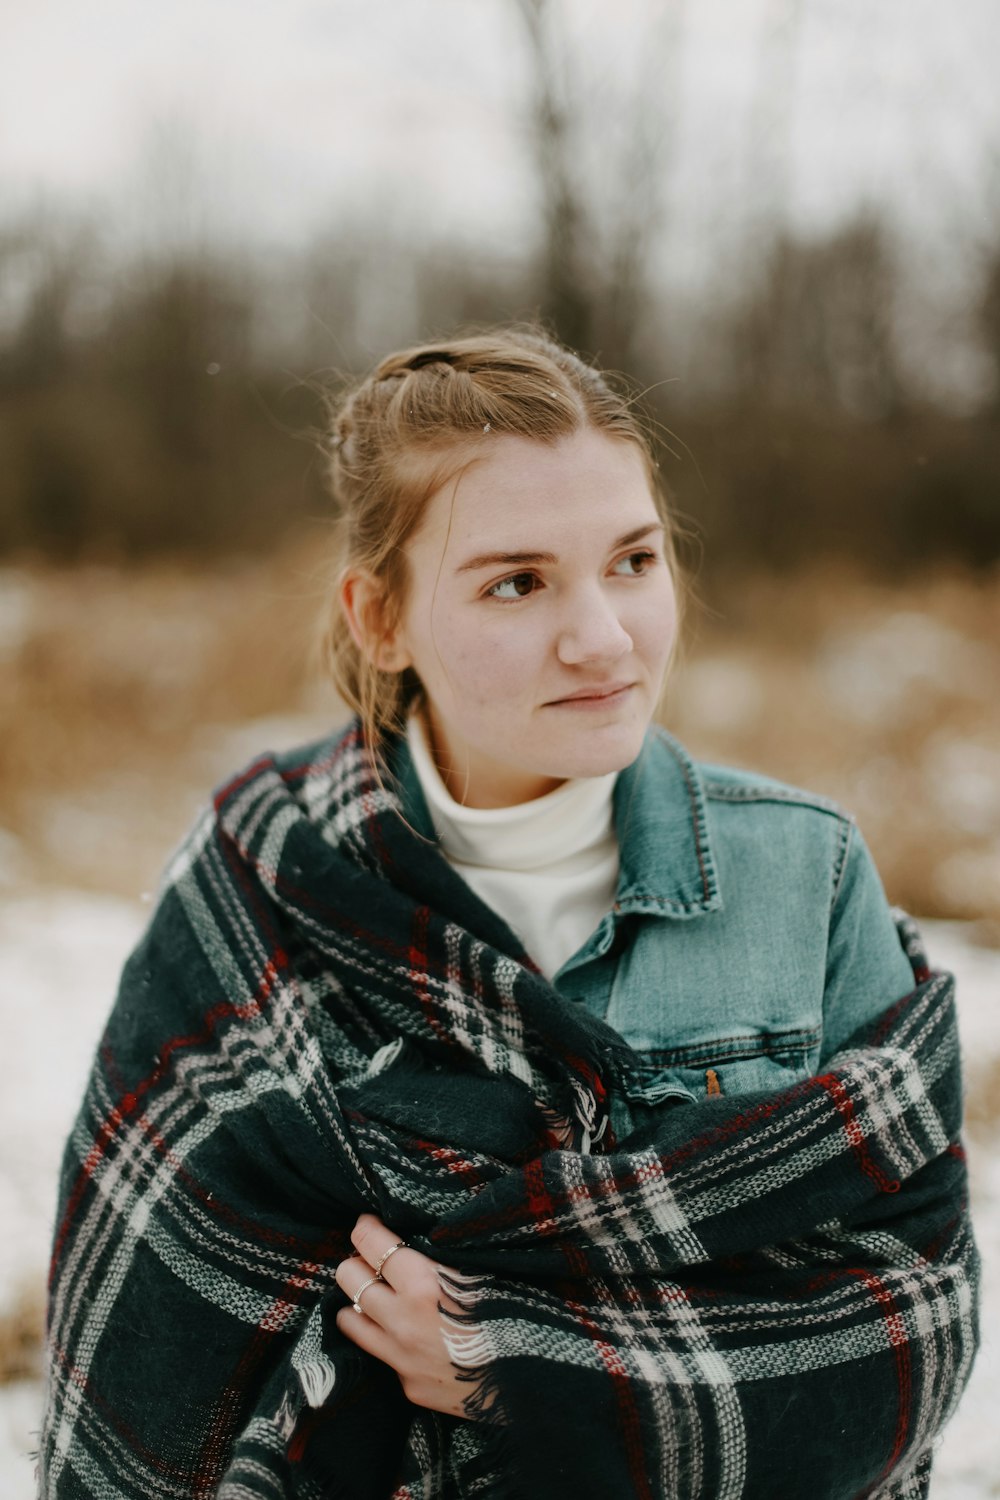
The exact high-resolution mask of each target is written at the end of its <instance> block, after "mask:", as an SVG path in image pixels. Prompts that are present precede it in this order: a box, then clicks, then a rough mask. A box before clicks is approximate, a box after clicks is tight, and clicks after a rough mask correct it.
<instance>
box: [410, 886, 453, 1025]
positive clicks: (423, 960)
mask: <svg viewBox="0 0 1000 1500" xmlns="http://www.w3.org/2000/svg"><path fill="white" fill-rule="evenodd" d="M430 920H431V912H430V907H429V906H418V907H417V908H416V909H415V910H414V913H413V925H412V927H411V929H410V948H409V954H408V961H409V974H408V976H407V977H408V979H409V981H410V983H411V984H412V985H413V988H414V990H415V991H416V994H417V999H418V1000H419V1001H420V1009H421V1010H422V1011H423V1014H424V1019H425V1020H426V1022H427V1024H428V1026H429V1027H430V1029H431V1031H433V1033H434V1035H435V1036H436V1037H437V1039H438V1041H439V1042H444V1043H446V1044H447V1045H448V1046H451V1047H455V1046H457V1045H458V1044H457V1042H456V1040H455V1038H454V1036H453V1035H452V1034H451V1032H450V1031H449V1030H448V1028H447V1027H446V1026H445V1025H443V1024H442V1021H441V1018H440V1017H439V1016H438V1015H437V1014H436V1007H435V1004H434V1001H433V1000H432V999H431V993H430V988H429V986H428V983H427V979H428V967H427V966H428V956H427V931H428V928H429V926H430Z"/></svg>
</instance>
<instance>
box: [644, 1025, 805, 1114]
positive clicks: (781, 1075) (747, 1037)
mask: <svg viewBox="0 0 1000 1500" xmlns="http://www.w3.org/2000/svg"><path fill="white" fill-rule="evenodd" d="M820 1042H821V1033H820V1031H819V1029H818V1028H816V1027H812V1028H797V1029H793V1030H790V1031H756V1032H751V1031H746V1032H744V1033H743V1034H742V1035H739V1036H734V1035H729V1036H713V1037H708V1038H706V1039H705V1040H703V1041H700V1042H691V1043H690V1044H688V1045H687V1046H680V1047H652V1048H648V1049H642V1050H638V1051H636V1053H635V1057H636V1063H635V1066H634V1067H633V1069H632V1072H631V1075H630V1076H629V1078H628V1079H627V1080H626V1083H625V1089H624V1092H625V1097H626V1098H627V1099H628V1100H629V1102H630V1103H632V1104H646V1105H658V1104H662V1103H664V1102H665V1101H666V1100H670V1099H675V1100H678V1101H681V1102H693V1101H695V1100H698V1099H706V1098H711V1097H712V1096H713V1095H720V1094H726V1095H731V1094H746V1093H755V1092H768V1093H772V1092H774V1091H776V1090H779V1089H782V1088H784V1087H786V1086H787V1085H789V1084H792V1083H797V1082H799V1081H800V1080H802V1079H804V1078H808V1077H810V1076H811V1075H812V1073H813V1072H814V1071H815V1063H816V1059H817V1057H818V1055H819V1048H820Z"/></svg>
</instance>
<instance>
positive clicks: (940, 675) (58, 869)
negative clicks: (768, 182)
mask: <svg viewBox="0 0 1000 1500" xmlns="http://www.w3.org/2000/svg"><path fill="white" fill-rule="evenodd" d="M325 546H326V543H325V538H324V537H323V536H322V534H321V533H320V531H319V530H318V528H317V529H316V530H315V531H314V532H313V533H312V534H310V535H308V536H305V537H303V536H301V535H300V536H299V537H298V538H297V539H295V540H294V541H292V542H290V543H289V545H288V546H287V547H286V548H285V549H284V550H283V551H281V552H280V553H278V554H277V555H275V556H273V557H272V558H270V559H267V560H255V561H252V562H248V561H244V562H233V563H232V564H230V565H229V566H227V567H217V568H214V569H211V570H205V571H202V572H198V573H196V572H192V571H190V570H187V571H184V570H181V569H180V568H178V567H172V566H169V565H164V564H158V565H151V566H149V567H146V568H142V569H139V568H135V567H132V568H117V567H111V566H104V567H96V566H91V567H86V568H80V569H75V570H58V569H54V568H51V567H43V566H41V565H39V566H35V567H25V568H22V569H18V570H16V571H14V570H11V571H8V573H7V574H6V576H5V577H4V576H0V714H2V717H3V721H4V723H5V726H7V727H6V728H5V732H4V736H3V738H2V740H0V805H2V809H3V811H2V812H0V828H6V830H7V831H8V832H9V833H12V834H13V835H15V837H16V838H17V840H18V841H19V842H18V856H17V858H16V859H15V861H14V866H15V874H16V875H17V876H19V877H20V878H24V879H42V880H52V879H58V880H63V881H67V882H73V883H77V884H88V885H93V886H99V887H101V888H104V889H108V890H118V891H122V892H127V893H135V892H136V891H137V890H140V889H142V888H144V887H146V886H148V885H149V884H150V883H151V881H152V880H153V879H154V878H155V875H156V872H157V871H158V869H159V868H160V866H161V865H162V862H163V859H164V856H165V854H166V852H167V850H168V849H169V847H170V846H171V845H172V844H173V843H174V842H175V841H176V839H177V838H178V837H179V836H180V834H181V833H182V832H183V830H184V827H185V826H186V824H187V823H188V821H189V820H190V817H191V814H192V812H193V809H194V807H195V806H196V804H197V803H198V802H199V801H200V800H201V799H202V798H203V797H204V796H205V794H206V793H207V791H208V790H209V788H210V787H211V785H212V784H213V781H214V780H216V779H218V778H220V777H221V776H223V775H225V774H227V773H228V772H229V771H230V770H232V769H234V767H235V764H236V763H237V761H238V759H239V757H237V758H236V760H234V759H233V756H234V754H235V752H234V751H233V749H232V741H231V736H230V738H229V739H228V740H227V738H226V734H225V731H226V730H227V729H228V730H231V729H232V727H233V726H235V725H238V724H240V723H245V722H246V721H248V720H253V721H257V720H261V719H266V718H268V717H269V716H276V715H281V716H289V715H291V716H294V715H300V716H305V715H312V716H313V721H314V722H315V723H316V724H318V725H321V724H323V723H324V722H329V723H331V724H332V723H333V722H334V721H335V720H337V719H338V718H339V717H340V716H341V715H342V709H341V707H340V705H339V704H338V703H337V701H336V699H335V697H334V696H333V693H332V690H331V689H330V688H328V687H326V686H324V685H323V684H322V683H321V681H320V679H319V675H318V673H317V672H316V671H315V670H314V669H313V666H312V651H311V643H312V640H313V638H314V634H315V622H316V619H317V616H318V613H319V611H320V608H321V603H322V598H323V594H324V588H325V581H324V577H323V573H324V566H325V556H324V554H325ZM4 599H6V604H5V603H4ZM712 600H713V605H712V608H703V609H701V610H699V611H697V612H696V613H695V615H694V617H693V619H692V628H691V631H690V642H689V646H688V649H687V651H686V653H685V659H684V661H683V663H682V665H681V667H680V668H679V670H678V672H677V674H676V677H675V680H674V682H673V685H672V689H671V694H670V698H669V702H668V706H667V711H666V715H665V718H666V722H667V723H668V725H669V727H671V728H672V729H674V730H675V731H676V732H677V733H679V734H680V735H681V737H682V738H684V739H685V740H686V741H687V742H688V743H689V744H690V745H691V746H692V748H693V749H694V750H695V751H696V753H698V754H700V755H702V756H703V757H705V758H709V759H716V760H721V761H726V762H732V763H737V764H740V763H742V764H749V765H752V766H755V767H757V768H758V769H760V770H763V771H766V772H769V773H770V774H772V775H776V776H779V777H783V778H785V779H788V780H791V781H794V782H797V783H799V784H802V785H806V786H811V787H814V788H816V789H817V790H820V791H823V792H826V793H828V794H830V795H832V796H834V797H836V798H838V799H839V800H840V801H842V802H843V803H844V804H845V805H847V806H849V807H850V808H852V809H853V810H854V811H855V812H856V813H857V815H858V818H859V821H860V822H861V824H862V827H863V829H864V831H865V833H866V835H867V837H868V840H869V842H870V844H871V846H872V848H873V851H874V853H875V855H876V858H877V860H878V862H879V865H880V868H881V869H882V871H883V875H884V878H885V882H886V886H887V889H888V891H889V894H890V896H891V897H892V899H894V900H896V901H898V902H900V903H901V904H903V905H906V906H908V907H909V908H910V909H911V910H913V911H915V912H918V913H922V914H925V915H931V914H933V915H939V916H951V917H968V918H981V919H987V920H988V919H990V918H993V919H995V918H996V917H997V915H998V914H1000V694H998V693H997V692H996V687H995V685H996V684H997V683H1000V580H998V578H997V577H995V576H994V577H985V576H972V575H964V574H959V573H954V572H950V573H940V574H937V575H933V576H929V577H927V578H926V579H924V580H923V581H917V582H910V583H907V584H905V585H900V586H890V585H888V584H885V583H877V582H873V581H871V580H866V579H865V578H862V577H860V576H858V575H857V574H856V573H849V572H845V571H836V570H833V569H831V568H829V567H826V568H824V567H819V566H817V567H816V568H815V569H813V570H812V571H810V572H805V571H801V570H800V571H799V572H798V573H797V574H795V575H792V576H789V577H763V576H753V577H745V578H744V577H734V578H731V579H728V580H725V579H721V580H715V581H714V582H713V585H712ZM12 601H13V602H12ZM5 620H6V621H7V626H6V629H5V628H4V622H5ZM11 622H13V623H11ZM302 722H305V719H303V720H302ZM253 734H259V740H258V741H257V742H256V743H254V744H250V743H249V742H248V743H247V748H246V753H247V754H249V753H250V751H251V750H255V749H261V748H264V747H265V745H266V742H267V739H268V738H269V735H270V726H268V725H266V724H264V725H259V726H256V725H255V726H254V728H253V730H252V731H251V737H252V735H253ZM243 753H244V752H243V751H242V750H241V752H240V755H242V754H243ZM9 847H10V846H9V844H8V852H9ZM9 865H10V860H8V866H9ZM2 872H3V844H2V842H0V875H2Z"/></svg>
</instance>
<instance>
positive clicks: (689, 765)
mask: <svg viewBox="0 0 1000 1500" xmlns="http://www.w3.org/2000/svg"><path fill="white" fill-rule="evenodd" d="M615 826H616V828H617V831H618V847H619V851H620V857H621V872H620V875H619V878H618V891H617V896H616V900H615V912H616V913H618V912H621V913H626V912H641V913H644V914H647V915H654V916H655V915H657V914H659V915H661V916H669V917H675V918H676V917H700V916H702V915H704V914H705V913H706V912H712V911H719V910H720V909H721V907H722V895H721V892H720V891H719V880H718V874H717V871H716V865H715V859H714V857H713V854H712V845H711V840H710V838H709V832H708V818H707V816H706V809H705V787H704V784H703V782H702V778H701V775H700V773H699V771H698V767H697V766H696V765H695V763H694V761H693V760H692V759H691V757H690V756H689V755H688V753H687V751H686V750H685V749H684V747H683V745H681V744H679V743H678V741H677V740H675V739H674V738H673V736H672V735H669V734H667V732H666V730H664V729H661V728H659V727H658V726H654V727H653V728H651V729H649V730H648V731H647V733H646V738H645V741H644V743H643V747H642V750H641V751H640V753H639V756H638V758H637V759H636V760H634V761H633V762H632V764H631V765H630V766H627V767H626V768H625V770H624V771H622V773H621V775H620V776H619V777H618V782H617V785H616V787H615Z"/></svg>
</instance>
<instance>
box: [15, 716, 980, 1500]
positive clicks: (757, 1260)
mask: <svg viewBox="0 0 1000 1500" xmlns="http://www.w3.org/2000/svg"><path fill="white" fill-rule="evenodd" d="M392 785H393V783H392V779H391V777H390V778H388V779H387V784H386V785H382V784H381V782H380V781H379V779H378V778H376V777H375V776H373V774H372V773H371V771H370V770H369V768H368V766H367V762H366V758H365V756H364V754H363V753H362V747H361V743H360V736H359V732H358V730H357V727H356V726H354V727H352V728H351V729H349V730H348V732H346V734H344V735H343V736H341V737H339V738H337V739H332V740H328V741H326V742H324V743H323V744H321V745H318V746H313V747H307V749H306V750H304V751H301V752H299V754H298V756H293V755H287V756H282V757H270V756H269V757H265V758H262V759H260V760H258V761H257V762H255V763H254V764H253V765H251V766H250V767H249V769H248V770H247V771H245V772H244V773H243V774H242V775H241V776H239V777H237V778H236V779H234V780H233V781H232V782H230V783H229V784H228V785H226V786H225V787H223V788H222V789H221V790H220V791H219V792H218V794H217V795H216V797H215V800H214V806H213V807H212V808H210V809H208V810H207V812H206V814H205V816H204V818H203V819H202V820H201V821H200V822H199V824H198V826H197V827H196V829H195V830H194V832H193V833H192V834H191V836H190V837H189V839H188V840H187V842H186V843H185V845H184V846H183V847H182V849H181V850H180V852H179V853H178V855H177V856H176V857H175V859H174V861H173V863H172V866H171V868H170V869H169V871H168V873H167V877H166V879H165V882H164V886H163V889H162V892H161V896H160V900H159V902H158V905H157V909H156V911H155V914H154V916H153V918H152V921H151V922H150V924H149V926H148V928H147V931H146V933H145V934H144V936H143V938H142V940H141V941H140V943H139V945H138V947H137V949H136V951H135V952H134V953H133V955H132V957H131V958H130V960H129V962H128V964H127V965H126V968H125V971H124V975H123V978H122V984H121V989H120V992H119V995H118V999H117V1003H116V1005H115V1007H114V1009H113V1012H112V1015H111V1017H110V1020H109V1023H108V1026H107V1029H106V1031H105V1033H104V1036H103V1038H102V1040H101V1043H100V1047H99V1050H98V1054H97V1059H96V1062H95V1065H94V1069H93V1073H92V1076H91V1080H90V1083H89V1087H88V1089H87V1093H86V1097H85V1100H84V1103H83V1105H82V1108H81V1112H80V1115H79V1117H78V1120H77V1123H76V1126H75V1128H74V1130H73V1133H72V1136H71V1139H70V1141H69V1143H68V1146H67V1151H66V1156H65V1160H64V1168H63V1175H62V1183H61V1202H60V1207H59V1214H58V1223H57V1228H56V1235H55V1244H54V1252H53V1259H52V1270H51V1289H50V1306H49V1342H48V1358H49V1375H48V1394H47V1405H46V1411H45V1417H44V1425H43V1430H42V1435H41V1452H40V1462H39V1474H40V1485H41V1493H42V1495H43V1496H45V1497H51V1500H54V1497H57V1496H58V1497H66V1496H90V1497H95V1500H123V1497H128V1500H134V1497H141V1500H168V1497H208V1496H219V1497H223V1500H278V1497H293V1496H294V1497H296V1500H320V1497H324V1500H326V1497H344V1500H388V1497H389V1496H394V1497H396V1500H447V1497H460V1496H463V1497H464V1496H482V1495H489V1496H499V1497H518V1500H523V1497H536V1496H554V1497H563V1496H575V1497H607V1496H627V1495H634V1496H640V1497H649V1500H665V1497H684V1500H708V1497H711V1500H737V1497H750V1496H767V1497H785V1500H788V1497H796V1496H803V1497H805V1496H808V1497H809V1500H820V1497H825V1496H829V1497H841V1496H843V1497H848V1496H861V1495H865V1496H869V1495H871V1496H875V1495H878V1496H897V1497H903V1496H918V1495H923V1494H925V1493H926V1490H927V1483H928V1475H929V1469H930V1458H931V1445H932V1443H933V1440H934V1437H935V1434H936V1433H937V1432H938V1431H939V1430H940V1428H941V1426H942V1424H943V1423H944V1421H945V1420H946V1419H947V1417H948V1415H949V1413H950V1412H951V1410H952V1408H953V1407H954V1405H955V1403H956V1401H957V1399H958V1396H959V1394H960V1392H961V1390H962V1388H963V1386H964V1384H965V1381H966V1379H967V1376H968V1373H969V1369H970V1365H971V1362H972V1359H973V1355H974V1352H975V1347H976V1337H977V1334H976V1303H977V1281H978V1262H977V1257H976V1251H975V1247H974V1244H973V1240H972V1238H971V1234H970V1229H969V1223H968V1216H967V1204H966V1172H965V1164H964V1159H963V1154H962V1148H961V1145H960V1144H959V1126H960V1107H961V1106H960V1079H959V1057H958V1045H957V1035H956V1025H955V1011H954V1005H953V997H952V981H951V979H950V977H949V976H947V975H943V974H934V975H932V974H929V973H928V971H927V969H926V965H925V962H924V959H923V956H922V954H921V953H920V951H919V945H918V943H917V940H916V937H915V934H914V932H913V930H912V928H911V927H909V926H908V925H905V924H904V925H903V926H902V927H901V932H902V936H903V938H904V940H905V942H906V943H907V944H908V945H909V947H908V952H909V953H910V955H911V961H912V963H913V966H914V974H915V980H914V989H913V992H912V993H911V994H910V995H909V996H908V997H907V998H906V999H905V1000H903V1001H901V1002H899V1003H898V1004H896V1005H894V1006H893V1007H892V1008H891V1009H889V1010H888V1011H887V1012H886V1013H885V1014H884V1016H883V1017H882V1019H881V1021H880V1022H879V1024H878V1025H877V1026H876V1027H875V1028H874V1029H873V1030H872V1031H871V1033H870V1034H868V1035H865V1036H859V1037H857V1038H856V1039H855V1041H856V1045H852V1046H851V1047H850V1048H849V1049H847V1050H845V1051H844V1052H843V1053H841V1054H839V1055H838V1056H837V1057H836V1058H835V1059H834V1061H833V1062H832V1063H831V1065H830V1067H829V1068H828V1070H827V1071H826V1072H825V1073H824V1074H823V1075H822V1076H820V1077H816V1078H811V1079H809V1080H807V1081H806V1082H804V1083H800V1084H797V1085H796V1086H794V1087H791V1088H788V1089H787V1090H785V1091H784V1092H782V1093H777V1094H769V1095H763V1094H761V1095H742V1096H739V1097H732V1098H721V1097H714V1098H706V1099H704V1100H703V1101H702V1102H700V1103H696V1104H681V1105H673V1106H663V1107H662V1108H660V1109H659V1110H656V1111H651V1112H650V1118H651V1119H652V1120H653V1123H652V1124H650V1125H644V1126H642V1127H640V1128H637V1129H636V1130H635V1132H634V1133H633V1134H631V1135H629V1136H628V1137H627V1138H626V1139H623V1140H618V1141H616V1140H615V1139H614V1138H613V1134H612V1132H611V1130H610V1128H609V1125H608V1118H609V1115H608V1104H609V1099H610V1098H611V1096H612V1094H613V1092H614V1090H615V1089H616V1087H619V1086H620V1085H621V1082H622V1080H623V1079H624V1078H625V1077H626V1074H627V1070H628V1069H629V1067H630V1064H631V1062H633V1061H634V1059H633V1055H632V1054H631V1052H630V1050H629V1049H628V1047H627V1046H626V1045H625V1044H624V1042H623V1041H622V1039H621V1038H620V1037H619V1036H618V1035H617V1033H615V1032H614V1031H612V1030H611V1029H610V1028H609V1027H607V1026H605V1025H603V1024H602V1023H601V1022H600V1021H597V1020H596V1019H594V1018H593V1017H592V1016H590V1015H589V1014H587V1013H586V1012H585V1011H583V1009H582V1008H575V1007H573V1006H572V1004H570V1003H568V1002H567V1001H565V1000H564V999H563V998H561V997H560V996H559V995H558V994H557V992H556V991H555V990H554V989H553V988H552V986H551V985H550V984H548V982H547V981H546V980H545V979H544V978H542V977H541V976H540V975H539V974H538V973H537V971H535V970H534V969H533V966H531V964H530V961H528V960H526V959H525V957H524V955H523V954H521V953H519V952H518V949H517V942H516V939H515V938H514V936H513V934H512V933H511V932H510V931H509V929H507V928H506V927H505V925H504V924H503V922H502V921H501V920H500V918H499V917H498V916H497V915H496V914H495V913H494V912H492V911H491V910H490V909H489V908H488V907H486V906H485V905H484V904H483V903H482V902H480V901H479V900H478V898H477V897H476V896H475V895H474V894H473V893H472V892H471V891H470V890H469V888H468V887H467V886H466V885H465V884H464V882H463V881H462V880H461V879H460V878H459V877H458V876H457V875H456V874H455V873H454V872H453V871H452V870H451V869H450V868H449V866H448V865H447V863H446V861H445V860H444V859H443V857H442V856H441V855H440V854H439V853H438V852H437V851H436V850H435V849H434V848H433V847H430V846H428V844H427V843H426V841H425V840H423V839H421V838H420V837H419V836H418V835H417V834H416V833H415V832H414V831H413V830H411V829H410V828H409V827H408V825H407V824H406V823H405V821H404V820H402V819H401V818H400V817H399V815H398V808H399V804H398V801H397V798H396V796H395V795H394V792H393V790H392ZM364 1210H373V1211H374V1212H376V1213H377V1214H379V1215H380V1217H381V1218H382V1219H384V1220H385V1221H386V1222H387V1223H388V1225H389V1226H390V1227H391V1228H392V1229H393V1230H394V1231H395V1232H396V1233H397V1234H399V1235H400V1237H403V1238H405V1239H407V1240H408V1241H409V1243H410V1244H411V1245H413V1246H414V1247H415V1248H417V1249H419V1250H422V1251H423V1252H424V1253H426V1254H428V1255H431V1256H433V1257H434V1258H435V1260H436V1261H438V1263H439V1264H441V1265H442V1266H445V1267H449V1268H453V1270H454V1273H455V1274H454V1275H453V1276H451V1277H448V1278H446V1279H447V1285H448V1288H449V1291H451V1292H452V1293H453V1294H454V1296H455V1297H456V1298H457V1300H458V1302H459V1304H460V1306H461V1307H462V1309H463V1311H462V1312H461V1314H460V1315H457V1316H455V1317H453V1319H452V1321H451V1323H450V1325H449V1339H450V1345H449V1348H450V1352H451V1354H452V1358H453V1360H454V1362H455V1363H456V1364H457V1365H459V1366H461V1367H462V1369H463V1371H464V1372H465V1374H466V1376H467V1378H468V1382H469V1399H468V1403H467V1412H468V1419H456V1418H451V1417H444V1416H441V1415H439V1414H437V1413H434V1412H430V1411H427V1410H425V1409H422V1408H417V1407H414V1406H412V1405H410V1404H409V1403H408V1402H407V1401H406V1399H405V1397H404V1396H403V1393H402V1389H401V1387H400V1385H399V1382H398V1380H397V1378H396V1376H395V1375H394V1373H393V1372H392V1371H391V1370H389V1369H388V1367H386V1366H384V1365H382V1364H380V1363H379V1362H378V1361H376V1360H374V1359H372V1358H371V1357H370V1356H368V1355H366V1354H364V1353H362V1352H361V1351H360V1350H358V1349H357V1348H356V1347H355V1346H354V1345H352V1344H351V1343H350V1342H349V1341H348V1340H347V1339H345V1338H344V1336H343V1335H341V1334H340V1333H339V1330H338V1329H337V1327H336V1323H335V1314H336V1311H337V1310H338V1308H340V1307H342V1306H343V1305H344V1303H345V1299H344V1298H343V1296H342V1294H341V1293H340V1291H339V1290H338V1289H337V1287H336V1286H335V1283H334V1270H335V1267H336V1265H337V1263H338V1261H339V1260H340V1259H341V1258H342V1257H343V1256H345V1255H347V1254H349V1253H350V1251H351V1246H350V1244H349V1240H348V1235H349V1231H350V1229H351V1227H352V1226H353V1224H354V1222H355V1220H356V1218H357V1216H358V1214H359V1213H361V1212H362V1211H364ZM442 1278H443V1279H445V1276H444V1273H442Z"/></svg>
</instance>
